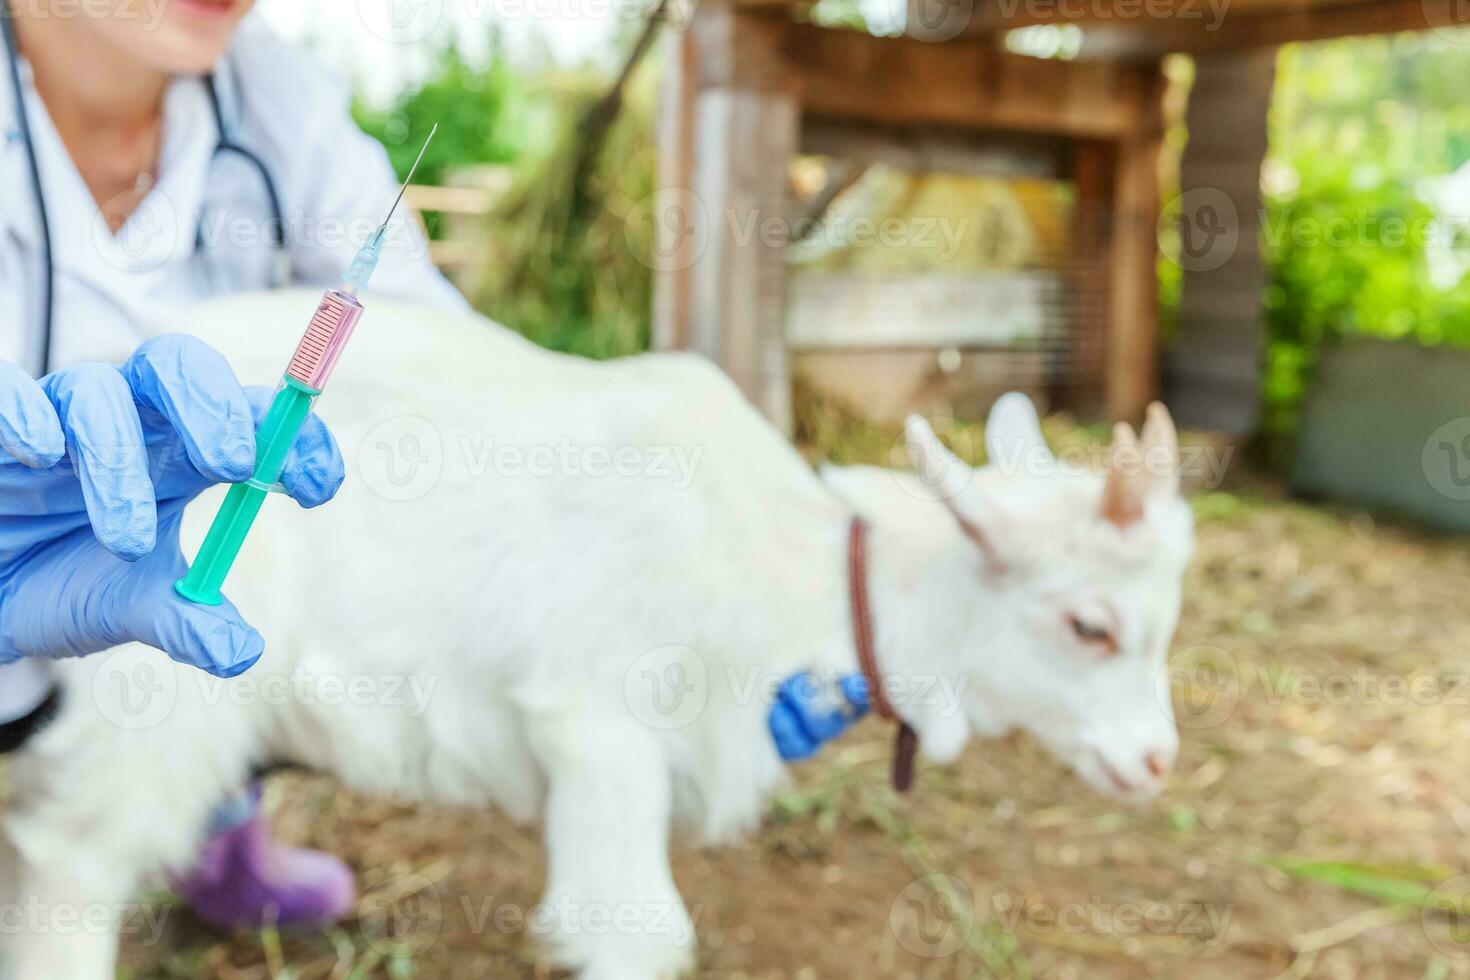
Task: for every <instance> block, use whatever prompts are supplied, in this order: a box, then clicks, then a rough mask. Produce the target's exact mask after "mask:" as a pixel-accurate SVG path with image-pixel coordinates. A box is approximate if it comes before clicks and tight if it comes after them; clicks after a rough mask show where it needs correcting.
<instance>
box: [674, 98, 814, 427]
mask: <svg viewBox="0 0 1470 980" xmlns="http://www.w3.org/2000/svg"><path fill="white" fill-rule="evenodd" d="M797 129H798V109H797V105H796V99H795V97H794V96H793V95H791V94H789V93H785V92H780V91H762V90H758V89H746V88H733V87H723V86H722V87H717V88H707V89H704V90H702V91H700V93H699V95H698V96H697V98H696V100H695V110H694V148H695V149H694V160H695V182H694V184H695V186H694V197H695V200H696V202H697V207H696V213H695V220H696V222H697V224H696V230H695V235H694V237H695V240H696V241H697V242H699V243H700V244H701V246H702V249H703V252H702V254H701V255H700V256H699V258H698V260H697V261H696V262H695V264H694V266H693V268H692V270H691V271H692V273H693V276H692V280H691V286H692V291H693V292H692V304H691V314H692V329H691V332H690V344H689V346H690V349H692V350H695V351H699V352H700V353H703V354H705V355H707V356H708V357H711V358H713V359H714V360H715V361H716V362H718V363H719V364H720V365H721V366H722V367H723V368H724V369H725V371H726V372H727V373H728V374H729V375H730V377H731V378H733V379H734V380H735V383H736V384H738V385H739V386H740V388H741V390H742V391H744V392H745V394H746V395H747V396H748V397H749V398H750V400H751V401H753V402H754V403H755V404H756V405H757V406H758V407H759V408H760V409H761V411H762V412H764V413H765V415H766V417H767V418H769V419H770V420H771V422H772V423H773V424H774V425H776V426H777V427H778V428H780V429H781V430H782V431H784V432H790V431H791V426H792V417H791V379H790V375H789V372H788V366H787V359H786V338H785V319H786V267H785V258H784V253H785V246H786V242H787V239H788V237H789V235H790V214H791V208H790V200H789V191H788V185H787V176H786V169H787V163H788V162H789V161H790V159H791V156H792V154H793V153H795V152H796V145H797Z"/></svg>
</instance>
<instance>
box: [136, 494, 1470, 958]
mask: <svg viewBox="0 0 1470 980" xmlns="http://www.w3.org/2000/svg"><path fill="white" fill-rule="evenodd" d="M1195 509H1196V513H1197V515H1198V519H1199V528H1198V539H1199V546H1198V551H1197V556H1196V559H1195V561H1194V563H1193V566H1192V568H1191V571H1190V574H1189V579H1188V583H1187V588H1186V593H1185V595H1186V599H1185V608H1184V613H1183V617H1182V623H1181V626H1180V630H1179V633H1178V636H1177V640H1176V647H1175V650H1176V652H1175V655H1174V660H1173V664H1174V667H1173V675H1174V677H1173V679H1174V687H1175V699H1176V703H1177V704H1178V708H1179V712H1180V720H1181V725H1182V727H1183V753H1182V758H1181V761H1180V765H1179V768H1178V772H1177V774H1176V777H1175V779H1174V781H1173V784H1172V787H1171V788H1170V789H1169V790H1168V791H1167V792H1166V793H1165V794H1164V795H1163V796H1162V797H1161V798H1160V799H1158V800H1157V801H1155V802H1153V803H1151V804H1149V805H1147V806H1145V807H1143V808H1141V809H1126V808H1120V806H1119V805H1117V804H1115V803H1113V802H1110V801H1108V800H1106V799H1103V798H1101V797H1099V796H1097V795H1095V794H1093V793H1091V792H1089V791H1087V790H1086V789H1084V788H1083V787H1081V786H1080V784H1078V783H1076V782H1075V781H1073V780H1072V779H1071V778H1070V777H1069V776H1068V775H1067V774H1066V773H1065V772H1064V771H1062V770H1061V769H1060V768H1059V767H1058V766H1057V765H1056V764H1054V763H1053V762H1051V761H1050V760H1049V759H1048V758H1047V757H1046V756H1045V755H1044V754H1043V753H1042V751H1041V750H1040V749H1039V748H1038V747H1037V746H1036V745H1035V744H1033V743H1032V742H1030V741H1029V740H1027V739H1024V738H1020V737H1017V738H1015V739H1012V740H1007V741H1001V742H986V743H977V744H975V745H973V746H972V747H971V749H970V751H969V752H968V754H967V755H966V756H965V757H964V759H963V761H962V762H961V763H960V764H959V765H956V766H954V767H950V768H941V767H936V766H932V765H923V764H921V771H920V775H919V780H918V783H917V786H916V787H915V789H914V791H913V793H912V794H911V795H910V796H909V797H908V798H906V799H899V798H897V797H895V796H894V794H893V793H892V792H891V791H890V790H889V789H888V788H887V787H886V785H885V778H884V777H885V770H886V764H887V758H888V749H889V741H888V740H889V733H888V731H887V730H886V729H884V728H883V727H882V726H881V725H880V724H879V723H877V722H872V721H870V722H865V723H864V724H863V725H862V726H861V727H860V728H859V730H858V731H856V732H855V733H853V734H851V735H850V736H848V737H847V738H846V739H844V740H842V741H841V742H839V743H837V744H836V745H835V746H834V747H832V748H831V749H830V750H829V751H828V752H827V753H826V754H825V756H824V757H823V758H822V759H821V760H819V761H817V762H814V763H810V764H806V765H804V766H801V767H799V769H798V772H797V776H798V779H797V788H796V789H795V790H794V791H793V792H792V793H790V794H789V795H787V796H785V797H783V798H782V799H781V800H780V801H778V803H777V805H776V806H775V807H774V808H773V809H772V811H771V814H770V816H769V818H768V819H767V821H766V824H765V826H764V829H763V830H762V832H761V833H760V834H759V836H757V837H755V838H754V839H751V840H748V841H746V842H744V843H741V844H739V845H736V846H733V847H728V848H725V849H721V850H712V851H700V850H697V849H694V848H692V847H690V846H687V845H680V846H679V847H678V848H677V852H676V861H675V869H676V877H677V879H678V884H679V887H680V890H681V892H682V893H683V895H684V896H685V898H686V900H687V902H688V903H689V905H690V907H691V910H692V912H693V914H694V916H695V918H696V920H697V924H698V932H699V940H700V954H699V955H700V958H699V975H700V976H704V977H718V978H729V980H735V978H762V980H778V978H789V980H818V978H829V977H830V978H853V980H863V978H870V977H873V978H876V977H895V978H916V980H917V978H950V977H953V978H965V977H985V976H996V977H1005V978H1026V977H1034V978H1059V980H1064V978H1077V980H1114V978H1118V980H1122V978H1144V977H1147V978H1159V980H1172V978H1181V977H1189V978H1192V980H1213V978H1222V980H1223V978H1230V980H1253V978H1272V977H1303V978H1305V977H1313V978H1365V980H1366V978H1404V980H1421V978H1422V980H1438V978H1445V977H1470V899H1467V897H1466V896H1467V893H1470V878H1466V879H1458V880H1457V879H1456V876H1457V875H1460V874H1462V873H1464V872H1466V871H1470V834H1467V830H1470V764H1467V763H1470V713H1467V705H1470V684H1467V683H1466V679H1467V677H1470V672H1467V670H1470V663H1467V656H1466V652H1467V650H1470V614H1467V611H1466V608H1465V603H1466V597H1470V541H1467V540H1465V539H1446V538H1442V537H1438V538H1437V537H1433V536H1430V535H1428V534H1425V533H1422V532H1419V531H1415V530H1412V529H1407V528H1403V527H1398V526H1392V525H1386V524H1384V523H1382V522H1375V521H1374V520H1373V519H1370V518H1369V517H1367V516H1365V515H1362V514H1358V513H1353V512H1351V511H1345V510H1341V509H1334V508H1316V507H1311V506H1306V505H1302V504H1299V503H1293V502H1287V501H1284V500H1282V499H1280V496H1279V495H1276V494H1273V493H1271V492H1269V491H1262V490H1260V489H1259V488H1255V489H1251V490H1247V491H1244V492H1241V493H1223V492H1214V493H1208V494H1203V495H1200V496H1197V497H1195ZM267 800H268V804H269V805H270V806H271V807H272V809H273V812H274V814H275V820H276V824H277V826H278V828H279V830H280V832H281V834H282V835H283V836H285V837H286V838H288V839H291V840H294V841H299V842H303V843H307V844H310V845H312V846H317V847H322V848H327V849H329V850H331V851H333V852H335V853H337V854H340V855H342V856H343V857H344V858H346V859H347V860H348V861H349V862H351V864H352V865H353V867H354V868H355V869H356V870H357V872H358V878H359V884H360V886H361V888H362V889H363V891H364V894H365V897H364V899H363V902H362V906H361V908H362V912H363V914H362V916H361V917H360V918H359V919H358V920H355V921H352V922H349V923H347V924H345V925H344V926H343V927H342V928H341V929H339V930H335V931H332V932H329V933H324V934H287V935H278V934H277V933H275V932H273V931H266V932H259V933H257V932H242V933H239V934H236V935H234V936H220V935H218V934H214V933H212V932H210V931H209V930H207V929H206V928H205V927H203V926H202V925H200V924H198V923H197V922H195V921H193V920H192V919H190V917H189V916H188V913H187V912H185V911H183V910H176V912H175V914H171V915H170V916H169V918H168V920H167V927H166V929H165V930H164V933H163V941H162V942H160V943H152V944H149V943H145V942H144V941H143V940H142V939H141V938H140V937H138V936H133V937H130V938H128V939H127V940H126V941H125V944H124V947H125V954H124V956H125V962H126V963H127V966H126V967H125V969H124V971H123V973H122V975H123V976H126V977H132V978H138V980H141V978H165V977H168V978H173V977H218V978H222V980H247V978H249V980H264V978H271V980H283V978H296V980H308V978H327V977H332V978H342V980H349V978H350V980H367V978H370V977H371V978H376V977H391V978H406V977H416V978H433V980H470V978H474V980H481V978H486V977H495V978H501V977H504V978H531V977H545V976H552V975H553V974H552V973H550V972H549V971H546V970H545V969H543V968H540V967H538V966H537V963H536V952H535V948H534V944H533V943H532V942H531V941H530V939H529V937H528V935H527V932H526V929H525V922H524V918H525V911H526V910H527V909H529V908H530V907H531V906H533V905H534V903H535V902H536V900H537V897H538V894H539V889H540V886H541V879H542V874H543V870H544V860H543V856H542V854H541V851H540V847H539V842H538V834H537V832H536V831H535V830H534V829H532V828H523V827H518V826H516V825H514V824H512V823H510V822H509V821H507V820H506V819H504V818H502V817H500V816H498V815H495V814H491V813H480V812H456V811H452V810H445V809H434V808H427V807H416V806H410V805H406V804H402V803H396V802H392V801H384V800H372V799H363V798H359V797H355V796H352V795H349V794H346V793H344V792H341V791H339V790H338V789H337V788H336V787H335V786H334V785H333V784H332V783H331V782H330V781H329V780H326V779H322V778H315V777H302V776H283V777H277V778H276V779H275V780H273V781H272V782H271V784H270V786H269V788H268V793H267Z"/></svg>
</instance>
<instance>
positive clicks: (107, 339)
mask: <svg viewBox="0 0 1470 980" xmlns="http://www.w3.org/2000/svg"><path fill="white" fill-rule="evenodd" d="M5 2H7V0H0V3H5ZM8 3H9V11H8V13H9V16H8V17H5V18H4V24H3V27H4V29H5V35H6V38H5V39H6V42H7V43H6V51H5V58H6V62H5V64H4V65H3V66H0V135H3V141H0V186H3V188H4V191H3V192H0V362H4V363H0V446H3V447H4V449H0V660H3V661H9V662H8V663H7V664H6V665H5V666H4V667H0V723H3V725H0V731H3V733H4V737H5V738H6V739H7V740H8V741H9V742H11V743H12V744H13V743H14V742H16V741H17V740H18V738H19V737H20V736H21V735H22V734H23V733H25V732H27V731H29V730H32V729H34V728H36V727H37V726H38V724H40V723H43V722H44V718H45V716H46V715H48V714H49V713H50V712H51V711H52V710H53V709H54V708H55V698H53V697H52V691H53V685H52V680H51V672H50V669H49V668H50V663H49V659H50V658H55V657H61V656H68V655H78V654H85V653H90V652H94V651H96V650H100V649H103V648H105V647H107V646H111V645H114V644H116V643H119V642H122V641H123V640H127V639H141V640H143V641H145V642H148V643H151V644H153V645H155V646H159V647H160V648H162V649H165V650H167V651H168V652H169V653H170V655H172V656H174V657H175V658H176V659H182V660H188V661H190V662H194V663H196V664H198V665H200V666H204V667H205V668H207V669H210V670H212V671H213V672H215V673H219V674H229V673H232V672H237V671H238V670H240V669H244V668H246V667H248V666H249V664H250V663H252V662H253V660H254V657H256V656H258V655H259V650H260V647H261V645H262V644H263V642H264V641H263V640H262V639H261V638H260V637H259V636H258V635H257V634H255V633H254V631H253V630H250V629H249V628H248V627H247V626H245V624H244V623H243V622H242V621H240V620H239V616H238V614H237V613H235V612H234V610H233V608H232V607H228V606H225V607H219V609H220V610H223V611H222V612H216V613H209V614H205V613H199V612H197V611H196V610H193V609H188V608H183V609H181V608H180V606H181V603H180V602H179V601H178V600H175V599H173V598H172V597H171V596H169V594H168V582H169V581H171V580H172V577H173V576H174V574H176V571H177V565H176V564H175V563H177V562H178V561H180V560H181V559H179V557H178V552H177V527H178V513H179V511H180V510H181V509H182V507H183V503H184V502H185V501H186V500H188V499H190V498H191V497H192V496H194V495H195V494H197V493H198V492H199V491H200V490H202V489H203V488H204V487H205V486H206V485H208V484H209V483H214V482H219V481H221V480H230V479H240V478H242V477H243V476H245V475H248V473H249V471H250V460H251V459H252V458H253V439H251V437H250V433H251V432H252V429H251V427H250V423H249V421H248V419H249V413H250V412H251V411H252V410H254V411H256V412H258V411H259V408H260V406H261V405H262V404H263V397H264V396H263V394H262V393H261V392H258V391H257V392H252V393H249V394H247V393H244V392H242V391H241V390H240V388H239V387H238V385H237V383H236V382H235V380H234V378H233V376H232V375H231V373H230V371H229V368H228V367H227V366H226V365H225V363H224V361H223V359H222V358H220V357H219V355H218V354H215V353H214V352H213V351H211V350H209V349H208V348H207V347H205V346H204V345H203V344H202V343H200V342H198V341H191V340H188V339H187V338H179V337H160V338H157V339H154V340H150V339H149V338H150V337H153V335H154V334H155V333H156V332H157V329H156V327H155V324H157V323H159V322H161V321H163V320H164V318H165V317H164V314H165V313H166V312H167V311H169V310H171V309H176V308H179V307H181V306H184V305H186V304H189V303H191V302H193V301H196V300H199V299H202V298H205V297H207V296H210V295H213V294H217V293H222V292H232V291H238V290H257V289H266V288H271V287H273V286H278V285H284V284H287V283H294V284H297V285H311V286H316V287H325V286H327V285H329V284H333V283H335V281H336V279H337V277H338V276H339V275H340V274H341V273H342V272H343V270H344V269H345V268H346V266H347V263H348V262H349V261H350V260H351V258H352V255H353V253H354V252H355V250H356V249H357V248H358V247H359V246H360V245H361V244H362V242H363V241H364V239H365V236H366V235H367V234H368V233H369V232H370V231H371V229H372V226H373V224H374V223H375V222H376V221H377V220H379V219H380V217H381V215H382V212H383V211H384V210H385V208H386V206H387V204H388V202H389V201H390V200H391V199H392V197H393V194H394V191H395V190H396V187H395V181H394V175H393V173H392V170H391V168H390V166H389V164H388V160H387V157H386V155H385V154H384V152H383V150H382V149H381V147H379V146H378V145H377V144H376V143H375V142H373V141H372V140H371V139H369V138H368V137H367V136H365V135H364V134H363V133H361V132H360V131H359V130H357V128H356V127H355V126H354V125H353V122H352V119H351V117H350V115H349V113H348V95H347V92H346V91H345V90H344V88H343V87H342V86H341V85H339V84H337V83H336V82H335V81H333V80H332V79H331V78H330V77H328V75H327V74H326V73H324V72H323V71H322V70H321V69H320V68H319V67H318V66H317V65H315V64H313V63H312V62H311V60H310V59H309V58H308V57H307V56H306V55H305V54H303V53H302V52H298V51H293V50H290V49H288V48H287V47H285V46H284V45H283V44H282V43H280V42H279V41H278V40H277V39H275V38H274V37H272V36H271V35H270V34H269V33H268V32H267V31H266V29H265V28H264V27H263V26H262V25H260V24H258V23H255V22H254V18H248V17H247V16H246V15H247V14H248V13H249V9H250V7H251V0H163V2H157V3H138V2H134V0H91V2H87V3H78V2H76V0H8ZM359 208H360V209H361V210H359ZM373 289H374V292H375V293H379V294H389V295H396V296H399V297H403V298H411V299H413V300H414V301H416V302H419V303H430V304H438V305H441V306H443V307H447V308H460V307H462V306H463V305H464V302H463V300H462V299H461V298H460V297H459V295H458V294H457V293H456V292H455V291H454V290H453V288H452V287H450V286H449V284H448V283H447V282H445V281H444V280H443V279H442V278H441V277H440V276H439V275H438V273H437V272H436V271H435V270H434V268H433V267H432V266H431V265H430V263H429V261H428V259H427V257H426V249H425V247H424V242H423V241H422V239H421V237H420V236H419V235H418V233H417V231H416V230H415V228H414V227H413V225H412V223H411V222H406V221H403V220H398V221H397V222H396V223H395V225H394V226H392V227H391V228H390V233H389V237H388V247H387V248H386V249H385V250H384V256H383V261H382V264H381V266H380V268H379V271H378V273H377V276H376V278H375V279H374V282H373ZM286 353H287V352H284V351H283V352H282V356H283V357H284V356H285V355H286ZM101 365H108V366H107V367H102V366H101ZM117 365H121V367H118V366H117ZM32 378H35V379H41V381H40V383H39V384H37V383H35V382H34V381H32V380H31V379H32ZM302 439H303V442H302V443H299V444H298V447H297V460H296V463H295V464H294V466H293V469H292V477H291V478H290V479H285V480H283V482H284V483H285V484H286V488H287V490H288V492H290V493H291V494H292V496H295V497H296V498H297V499H298V500H300V501H301V502H303V503H305V504H308V505H311V504H315V503H319V502H321V501H323V500H325V499H326V498H327V497H329V496H330V495H331V493H332V492H334V491H335V489H336V485H337V484H338V483H340V480H341V458H340V456H339V455H338V454H337V452H336V449H335V447H334V446H333V445H332V443H331V439H330V437H329V436H328V435H326V431H325V428H324V427H322V426H321V425H320V423H316V424H314V425H313V426H309V427H308V429H307V430H305V431H304V434H303V437H302ZM63 442H64V444H65V447H66V450H67V457H68V458H67V459H63V460H62V461H61V462H60V463H59V464H57V465H56V466H51V465H49V464H51V463H52V462H53V461H54V460H55V459H56V458H57V456H58V455H59V454H60V453H61V452H62V445H63ZM143 447H146V456H144V455H143ZM130 449H131V452H130V451H129V450H130ZM5 450H9V452H8V453H7V452H6V451H5ZM242 451H243V452H244V456H243V457H242V456H241V453H242ZM140 460H142V461H141V462H140ZM72 464H75V465H72ZM145 464H146V465H145ZM6 497H8V498H9V499H8V500H6V499H5V498H6ZM155 497H156V508H155V506H154V502H155V501H154V498H155ZM155 513H156V515H157V517H156V521H155V519H154V517H153V515H154V514H155ZM123 559H130V560H131V561H129V562H125V561H124V560H123ZM211 616H212V617H214V618H208V617H211ZM201 617H203V618H201ZM18 657H19V658H21V659H16V658H18ZM61 710H64V706H63V707H62V709H61ZM159 764H160V765H166V764H167V761H166V760H159ZM215 822H216V826H215V828H214V832H213V835H212V837H211V839H210V840H209V842H208V843H207V844H206V847H205V853H204V854H203V855H201V858H200V861H199V864H198V866H197V868H196V870H195V871H194V872H193V873H192V874H190V875H188V876H185V877H184V878H183V880H181V881H180V882H179V886H180V890H181V891H182V892H183V893H184V895H185V896H186V897H187V898H188V899H189V900H190V901H191V902H192V904H193V905H194V907H195V909H196V910H197V911H198V912H199V913H200V914H201V915H202V916H203V917H205V918H206V919H209V920H210V921H213V922H215V923H217V924H219V925H222V926H232V925H239V924H249V923H254V922H260V921H262V920H265V919H266V918H273V919H275V920H276V921H280V922H283V923H284V922H293V921H294V922H303V921H316V922H320V921H325V920H331V919H334V918H337V917H339V916H341V915H342V914H343V913H344V912H346V911H347V909H348V908H349V907H350V905H351V903H352V902H353V901H354V897H353V884H352V875H351V873H350V871H349V870H348V869H347V868H346V867H345V866H344V865H342V864H341V863H340V862H339V861H337V860H336V859H335V858H332V857H330V856H328V855H324V854H317V853H312V852H303V851H296V850H290V849H286V848H283V847H280V846H277V845H275V844H274V843H272V842H271V841H270V839H269V838H268V837H267V836H266V832H265V828H264V825H263V823H262V821H261V818H260V816H259V813H258V804H257V802H256V794H254V793H250V794H247V795H246V796H245V797H243V798H242V799H240V800H238V801H235V802H234V803H232V804H230V805H227V806H225V807H222V808H221V810H220V812H219V813H218V814H217V815H216V821H215ZM98 832H99V833H106V828H98Z"/></svg>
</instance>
